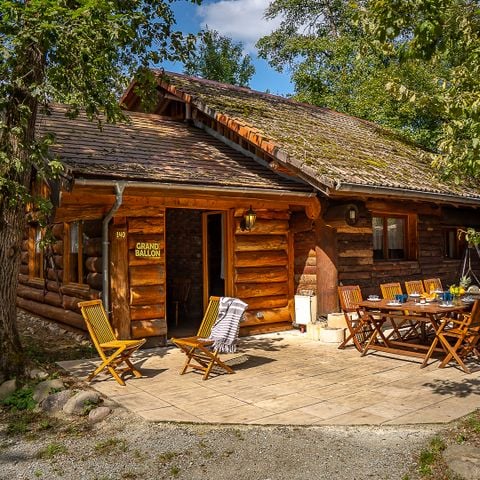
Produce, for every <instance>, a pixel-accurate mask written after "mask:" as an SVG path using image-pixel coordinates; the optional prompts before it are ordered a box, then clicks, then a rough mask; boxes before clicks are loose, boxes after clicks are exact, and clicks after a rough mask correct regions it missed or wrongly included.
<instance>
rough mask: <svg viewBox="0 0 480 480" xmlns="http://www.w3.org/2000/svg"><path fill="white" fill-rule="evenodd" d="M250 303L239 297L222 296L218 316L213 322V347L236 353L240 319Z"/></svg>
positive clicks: (211, 335) (210, 338)
mask: <svg viewBox="0 0 480 480" xmlns="http://www.w3.org/2000/svg"><path fill="white" fill-rule="evenodd" d="M247 307H248V305H247V304H246V303H245V302H242V301H241V300H239V299H238V298H232V297H222V298H220V304H219V308H218V316H217V319H216V320H215V323H214V324H213V327H212V331H211V333H210V337H208V338H209V340H213V342H214V343H213V349H214V350H218V351H219V352H223V353H234V352H235V351H236V349H237V345H236V340H237V337H238V331H239V329H240V320H241V318H242V315H243V313H244V312H245V310H246V309H247Z"/></svg>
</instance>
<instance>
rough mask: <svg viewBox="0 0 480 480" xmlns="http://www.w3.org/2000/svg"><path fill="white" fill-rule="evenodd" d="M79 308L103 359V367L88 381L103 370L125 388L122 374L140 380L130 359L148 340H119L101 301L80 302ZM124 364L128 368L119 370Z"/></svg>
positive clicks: (137, 371)
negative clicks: (133, 376) (127, 374)
mask: <svg viewBox="0 0 480 480" xmlns="http://www.w3.org/2000/svg"><path fill="white" fill-rule="evenodd" d="M78 306H79V307H80V310H81V312H82V315H83V318H84V320H85V323H86V325H87V328H88V333H90V338H91V339H92V342H93V344H94V345H95V348H96V349H97V352H98V354H99V355H100V358H101V359H102V363H101V365H100V366H99V367H98V368H96V369H95V371H94V372H93V373H91V374H90V375H89V376H88V378H87V380H88V381H89V382H90V381H91V380H92V378H93V377H95V376H96V375H98V374H99V373H100V372H101V371H102V370H107V371H108V372H110V373H111V375H112V376H113V378H114V379H115V380H116V381H117V382H118V383H119V384H120V385H123V386H125V382H124V381H123V379H122V378H121V377H120V374H123V373H126V372H131V373H133V375H135V377H137V378H140V377H141V376H142V374H141V373H140V371H139V370H137V369H136V368H135V367H134V366H133V364H132V362H131V361H130V357H131V356H132V354H133V353H134V352H135V351H136V350H137V349H138V348H140V347H141V346H142V345H143V344H144V343H145V342H146V340H145V339H144V338H143V339H140V340H118V339H117V337H116V335H115V333H114V331H113V329H112V326H111V325H110V322H109V321H108V317H107V313H106V312H105V309H104V308H103V305H102V301H101V300H90V301H87V302H79V303H78ZM122 363H125V364H126V367H123V368H121V369H118V368H117V367H118V366H119V365H121V364H122Z"/></svg>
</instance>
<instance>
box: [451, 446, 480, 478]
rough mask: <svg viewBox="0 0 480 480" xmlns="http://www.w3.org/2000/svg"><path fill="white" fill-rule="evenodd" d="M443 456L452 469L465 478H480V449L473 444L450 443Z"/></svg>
mask: <svg viewBox="0 0 480 480" xmlns="http://www.w3.org/2000/svg"><path fill="white" fill-rule="evenodd" d="M443 458H444V460H445V462H446V463H447V465H448V467H449V468H450V470H452V471H453V472H454V473H455V474H456V475H459V476H460V477H461V478H463V479H465V480H478V479H479V478H480V449H479V448H478V447H474V446H472V445H465V444H464V445H449V446H448V447H447V448H446V449H445V450H444V451H443Z"/></svg>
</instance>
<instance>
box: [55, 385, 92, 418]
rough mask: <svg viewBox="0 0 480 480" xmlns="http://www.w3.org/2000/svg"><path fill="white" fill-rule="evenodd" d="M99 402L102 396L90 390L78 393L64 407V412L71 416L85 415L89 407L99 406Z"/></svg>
mask: <svg viewBox="0 0 480 480" xmlns="http://www.w3.org/2000/svg"><path fill="white" fill-rule="evenodd" d="M99 401H100V395H99V394H98V393H96V392H92V391H89V390H87V391H85V392H78V393H76V394H75V395H74V396H73V397H72V398H70V400H68V402H67V403H66V404H65V405H64V407H63V411H64V412H65V413H68V414H69V415H83V414H85V413H86V409H87V407H88V406H89V405H91V404H92V403H94V404H97V403H98V402H99Z"/></svg>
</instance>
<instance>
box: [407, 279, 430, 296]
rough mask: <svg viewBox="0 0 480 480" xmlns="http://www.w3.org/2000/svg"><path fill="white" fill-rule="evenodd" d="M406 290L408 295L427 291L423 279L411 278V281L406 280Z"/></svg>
mask: <svg viewBox="0 0 480 480" xmlns="http://www.w3.org/2000/svg"><path fill="white" fill-rule="evenodd" d="M405 290H406V292H407V293H408V295H411V294H412V293H419V294H422V293H425V289H424V288H423V282H422V281H421V280H411V281H409V282H405Z"/></svg>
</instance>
